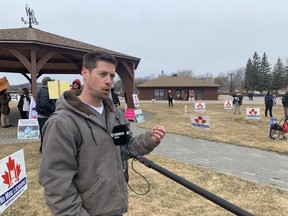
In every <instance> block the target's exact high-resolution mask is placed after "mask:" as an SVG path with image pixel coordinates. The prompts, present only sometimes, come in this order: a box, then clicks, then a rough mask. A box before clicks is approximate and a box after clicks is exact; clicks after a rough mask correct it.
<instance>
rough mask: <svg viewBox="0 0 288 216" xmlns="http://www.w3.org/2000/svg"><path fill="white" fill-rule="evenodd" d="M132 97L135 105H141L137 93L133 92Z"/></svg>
mask: <svg viewBox="0 0 288 216" xmlns="http://www.w3.org/2000/svg"><path fill="white" fill-rule="evenodd" d="M132 98H133V103H134V106H135V107H139V106H140V103H139V100H138V95H137V94H132Z"/></svg>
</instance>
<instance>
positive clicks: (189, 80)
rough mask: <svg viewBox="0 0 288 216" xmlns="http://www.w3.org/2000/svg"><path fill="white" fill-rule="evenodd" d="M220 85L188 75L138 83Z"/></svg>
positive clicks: (183, 85) (143, 86) (160, 85)
mask: <svg viewBox="0 0 288 216" xmlns="http://www.w3.org/2000/svg"><path fill="white" fill-rule="evenodd" d="M219 86H220V85H218V84H215V83H210V82H207V81H205V80H200V79H196V78H193V77H188V76H161V77H158V78H156V79H154V80H149V81H147V82H145V83H142V84H140V85H138V86H137V87H140V88H148V87H219Z"/></svg>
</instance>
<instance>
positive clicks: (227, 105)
mask: <svg viewBox="0 0 288 216" xmlns="http://www.w3.org/2000/svg"><path fill="white" fill-rule="evenodd" d="M224 109H225V110H231V109H233V103H232V101H231V100H225V101H224Z"/></svg>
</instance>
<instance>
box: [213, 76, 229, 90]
mask: <svg viewBox="0 0 288 216" xmlns="http://www.w3.org/2000/svg"><path fill="white" fill-rule="evenodd" d="M213 80H214V83H215V84H218V85H221V87H220V90H222V91H225V92H228V91H229V88H230V82H229V80H228V76H227V74H224V73H220V74H219V75H218V76H216V77H215V78H214V79H213Z"/></svg>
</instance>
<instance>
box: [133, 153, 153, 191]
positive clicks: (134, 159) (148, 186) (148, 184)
mask: <svg viewBox="0 0 288 216" xmlns="http://www.w3.org/2000/svg"><path fill="white" fill-rule="evenodd" d="M136 157H137V156H136ZM136 157H134V158H132V161H131V168H132V170H133V171H134V172H135V173H136V174H138V175H139V176H140V177H142V178H143V179H144V180H145V181H146V182H147V190H146V191H145V192H144V193H140V192H137V191H135V190H134V189H133V188H132V187H131V186H130V184H129V183H128V182H127V184H128V187H129V189H130V190H131V191H132V192H134V193H135V194H137V195H141V196H144V195H146V194H148V193H149V191H150V183H149V181H148V179H147V178H146V177H145V176H144V175H142V174H141V173H139V172H138V171H137V170H136V169H135V168H134V161H137V159H136Z"/></svg>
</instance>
